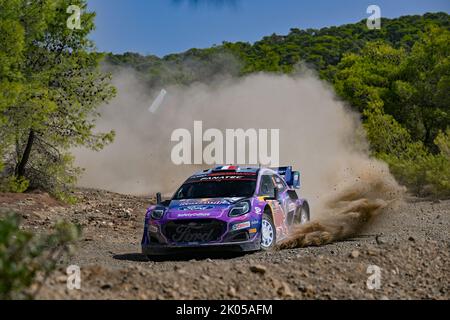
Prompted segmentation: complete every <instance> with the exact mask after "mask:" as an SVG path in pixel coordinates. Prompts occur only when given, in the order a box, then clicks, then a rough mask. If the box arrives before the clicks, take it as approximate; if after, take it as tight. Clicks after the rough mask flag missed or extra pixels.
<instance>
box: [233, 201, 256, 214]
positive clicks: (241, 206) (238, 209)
mask: <svg viewBox="0 0 450 320" xmlns="http://www.w3.org/2000/svg"><path fill="white" fill-rule="evenodd" d="M250 207H251V206H250V201H248V200H246V201H241V202H238V203H236V204H235V205H234V206H233V207H232V208H231V210H230V212H229V213H228V216H230V217H238V216H242V215H244V214H246V213H248V212H250Z"/></svg>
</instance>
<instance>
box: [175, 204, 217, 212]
mask: <svg viewBox="0 0 450 320" xmlns="http://www.w3.org/2000/svg"><path fill="white" fill-rule="evenodd" d="M212 208H214V207H213V206H204V205H192V206H186V207H185V206H183V207H180V210H192V211H196V210H197V211H202V210H208V209H212Z"/></svg>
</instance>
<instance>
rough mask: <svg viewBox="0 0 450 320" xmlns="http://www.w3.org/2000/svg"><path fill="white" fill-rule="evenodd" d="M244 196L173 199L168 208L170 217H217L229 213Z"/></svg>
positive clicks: (167, 214) (168, 216)
mask: <svg viewBox="0 0 450 320" xmlns="http://www.w3.org/2000/svg"><path fill="white" fill-rule="evenodd" d="M242 199H244V198H242V197H236V198H205V199H186V200H172V201H171V202H170V205H169V208H168V210H167V213H166V216H167V218H168V219H181V218H217V217H220V216H222V215H223V214H227V213H228V210H229V208H230V207H231V206H232V205H233V204H234V203H236V202H238V201H239V200H242Z"/></svg>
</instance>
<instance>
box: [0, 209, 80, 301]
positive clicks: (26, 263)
mask: <svg viewBox="0 0 450 320" xmlns="http://www.w3.org/2000/svg"><path fill="white" fill-rule="evenodd" d="M79 236H80V228H79V227H77V226H75V225H73V224H70V223H67V222H58V223H57V224H56V225H55V226H54V228H53V231H52V232H51V233H50V234H46V235H35V234H33V233H31V232H29V231H24V230H21V228H20V217H19V216H18V215H17V214H14V213H8V214H2V218H1V220H0V299H2V300H5V299H32V298H34V297H35V295H36V293H37V292H36V291H34V292H32V291H31V289H30V287H31V285H32V284H33V283H35V281H36V277H37V275H39V274H41V275H43V276H44V279H45V277H46V276H47V275H48V274H49V273H50V272H52V271H53V270H54V269H55V267H56V264H57V262H58V261H59V259H60V258H61V257H62V256H63V255H64V254H67V253H70V252H71V250H72V244H73V243H74V242H75V241H76V240H77V239H78V238H79ZM41 285H42V283H41ZM38 288H39V285H38Z"/></svg>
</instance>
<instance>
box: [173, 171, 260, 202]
mask: <svg viewBox="0 0 450 320" xmlns="http://www.w3.org/2000/svg"><path fill="white" fill-rule="evenodd" d="M208 178H209V179H208ZM239 178H244V179H233V178H231V179H228V177H227V179H220V177H219V179H217V177H212V178H211V177H203V179H206V180H202V179H192V178H191V179H189V180H188V181H186V183H184V184H183V185H182V186H181V187H180V188H179V189H178V190H177V192H176V193H175V195H174V197H173V200H182V199H199V198H231V197H251V196H252V195H253V194H254V192H255V188H256V175H254V176H251V177H239ZM211 179H214V180H211Z"/></svg>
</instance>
